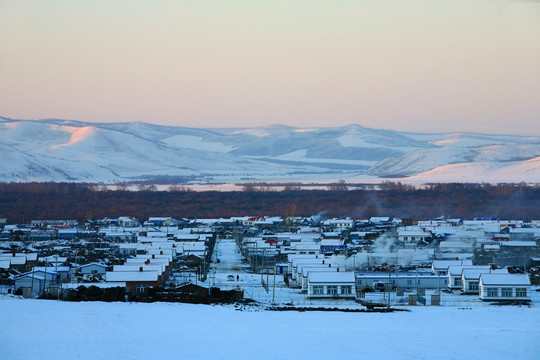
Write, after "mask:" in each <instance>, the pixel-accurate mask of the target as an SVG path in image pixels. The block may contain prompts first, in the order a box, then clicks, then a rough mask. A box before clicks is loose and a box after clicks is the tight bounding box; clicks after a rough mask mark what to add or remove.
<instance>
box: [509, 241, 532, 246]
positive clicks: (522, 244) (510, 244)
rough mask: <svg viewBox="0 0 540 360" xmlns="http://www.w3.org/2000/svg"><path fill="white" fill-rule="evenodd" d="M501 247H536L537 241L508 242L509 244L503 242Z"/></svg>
mask: <svg viewBox="0 0 540 360" xmlns="http://www.w3.org/2000/svg"><path fill="white" fill-rule="evenodd" d="M501 246H524V247H535V246H536V241H508V242H502V243H501Z"/></svg>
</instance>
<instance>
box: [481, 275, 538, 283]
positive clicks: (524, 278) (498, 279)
mask: <svg viewBox="0 0 540 360" xmlns="http://www.w3.org/2000/svg"><path fill="white" fill-rule="evenodd" d="M480 282H481V283H482V284H483V285H486V286H492V285H522V286H528V285H531V280H530V279H529V275H527V274H482V275H481V276H480Z"/></svg>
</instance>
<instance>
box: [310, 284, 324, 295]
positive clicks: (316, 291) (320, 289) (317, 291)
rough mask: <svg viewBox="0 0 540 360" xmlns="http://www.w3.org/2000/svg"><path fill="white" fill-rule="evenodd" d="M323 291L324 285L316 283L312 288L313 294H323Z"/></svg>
mask: <svg viewBox="0 0 540 360" xmlns="http://www.w3.org/2000/svg"><path fill="white" fill-rule="evenodd" d="M323 293H324V292H323V286H321V285H314V286H313V288H312V294H313V295H322V294H323Z"/></svg>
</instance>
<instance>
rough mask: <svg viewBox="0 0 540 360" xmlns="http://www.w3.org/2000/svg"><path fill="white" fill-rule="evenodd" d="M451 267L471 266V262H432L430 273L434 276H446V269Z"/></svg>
mask: <svg viewBox="0 0 540 360" xmlns="http://www.w3.org/2000/svg"><path fill="white" fill-rule="evenodd" d="M452 265H464V266H472V260H433V263H432V264H431V272H432V273H434V274H440V275H446V274H447V271H448V267H449V266H452Z"/></svg>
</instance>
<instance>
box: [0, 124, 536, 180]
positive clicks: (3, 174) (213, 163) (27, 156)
mask: <svg viewBox="0 0 540 360" xmlns="http://www.w3.org/2000/svg"><path fill="white" fill-rule="evenodd" d="M0 152H1V154H2V166H1V167H0V181H6V182H9V181H88V182H101V181H103V182H118V181H129V180H137V179H148V178H157V177H161V176H173V177H186V178H192V179H199V180H201V181H205V180H217V181H242V180H249V181H257V180H266V181H268V180H297V181H302V180H309V181H313V180H335V179H356V180H361V179H385V178H396V177H409V179H406V178H405V179H400V180H401V181H408V180H410V181H425V182H431V181H463V182H521V181H525V182H540V164H539V160H538V157H540V138H539V137H526V136H508V135H485V134H462V133H452V134H411V133H399V132H395V131H390V130H377V129H368V128H365V127H362V126H359V125H349V126H345V127H336V128H294V127H289V126H284V125H274V126H265V127H256V128H234V129H233V128H220V129H197V128H185V127H171V126H160V125H152V124H147V123H141V122H131V123H104V124H102V123H88V122H78V121H64V120H37V121H34V120H13V119H8V118H0Z"/></svg>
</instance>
